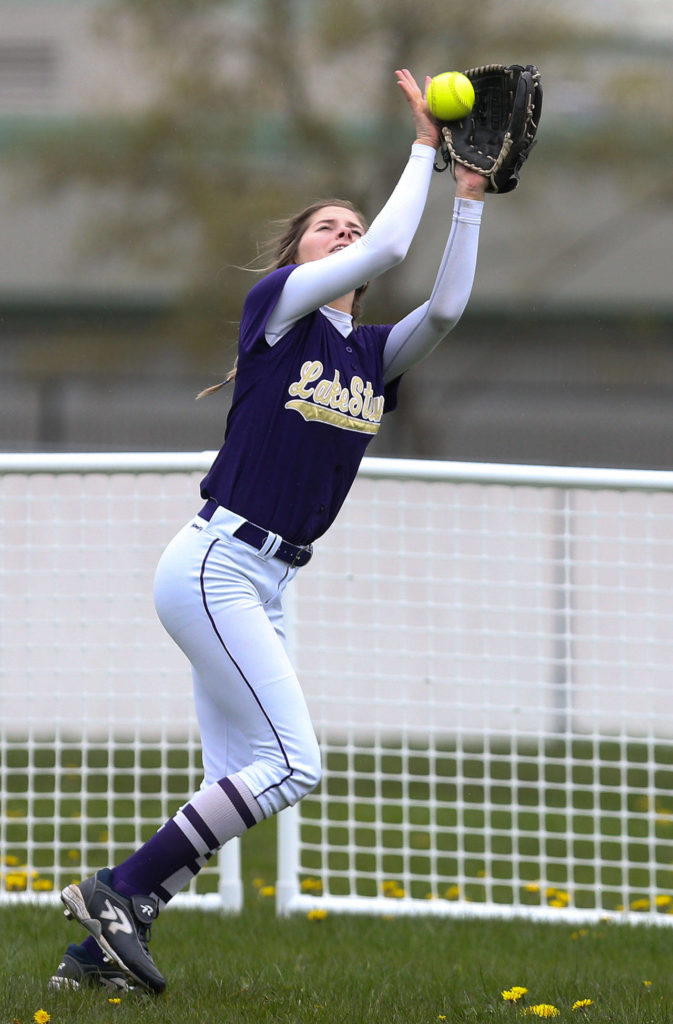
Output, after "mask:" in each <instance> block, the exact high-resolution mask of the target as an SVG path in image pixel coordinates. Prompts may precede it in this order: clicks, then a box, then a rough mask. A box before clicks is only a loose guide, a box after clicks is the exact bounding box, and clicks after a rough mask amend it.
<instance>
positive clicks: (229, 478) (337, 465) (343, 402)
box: [201, 266, 399, 544]
mask: <svg viewBox="0 0 673 1024" xmlns="http://www.w3.org/2000/svg"><path fill="white" fill-rule="evenodd" d="M293 269H294V268H293V267H292V266H289V267H281V268H280V269H279V270H274V271H273V272H272V273H270V274H269V275H268V276H267V277H265V278H263V279H262V280H261V281H259V282H258V283H257V284H256V285H255V286H254V287H253V288H252V289H251V290H250V292H249V293H248V296H247V298H246V300H245V303H244V306H243V314H242V318H241V325H240V334H239V351H238V366H237V370H236V379H235V385H234V395H233V400H232V405H231V409H230V411H229V416H228V418H227V427H226V432H225V440H224V444H223V446H222V448H221V449H220V452H219V454H218V455H217V458H216V459H215V461H214V462H213V465H212V466H211V468H210V470H209V471H208V474H207V475H206V476H205V477H204V479H203V481H202V483H201V494H202V496H203V497H204V498H214V499H215V500H216V501H217V503H218V504H219V505H222V506H224V507H225V508H228V509H230V510H231V511H232V512H236V513H237V514H238V515H241V516H244V517H245V518H246V519H249V520H250V521H251V522H253V523H256V524H257V525H258V526H262V527H264V528H265V529H267V530H271V531H273V532H274V533H278V534H280V535H281V536H282V537H284V538H285V539H286V540H288V541H290V542H291V543H293V544H310V543H311V542H312V541H314V540H315V539H316V538H317V537H320V536H321V535H322V534H323V533H324V532H325V531H326V530H327V529H328V527H329V526H330V524H331V523H332V522H333V521H334V519H335V517H336V515H337V513H338V511H339V509H340V508H341V506H342V504H343V502H344V499H345V498H346V495H347V494H348V491H349V490H350V487H351V485H352V483H353V480H354V479H355V476H356V474H357V471H358V467H359V465H360V462H361V460H362V456H363V455H364V453H365V449H366V447H367V445H368V444H369V442H370V441H371V439H372V438H373V437H374V435H375V434H376V433H377V431H378V429H379V426H380V424H381V417H382V415H383V412H384V408H385V411H386V412H390V411H391V410H392V409H394V408H395V405H396V401H397V387H398V384H399V378H397V380H395V381H392V382H391V383H390V384H388V385H385V386H384V384H383V366H382V362H383V348H384V346H385V343H386V339H387V337H388V334H389V333H390V330H391V325H387V326H380V325H379V326H360V327H358V328H357V330H356V331H353V332H351V334H349V335H348V337H346V338H344V337H343V335H342V334H340V333H339V331H338V330H337V328H336V327H334V325H333V324H332V323H330V321H329V320H328V319H327V318H326V317H325V316H323V314H322V313H320V312H318V311H317V310H316V311H314V312H311V313H308V314H307V315H306V316H304V317H302V318H301V319H300V320H298V321H297V323H295V324H294V325H293V326H292V327H291V328H290V330H289V331H288V332H287V334H285V335H284V336H283V337H282V338H281V339H280V341H278V342H277V343H276V344H275V345H273V346H270V345H269V344H268V343H267V341H266V339H265V337H264V334H265V329H266V323H267V320H268V318H269V316H270V314H271V312H272V311H273V309H274V307H275V305H276V303H277V301H278V298H279V296H280V293H281V291H282V289H283V285H284V284H285V281H286V280H287V278H288V276H289V274H290V273H291V272H292V270H293Z"/></svg>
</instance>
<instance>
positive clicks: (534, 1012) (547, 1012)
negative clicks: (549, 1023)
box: [521, 1003, 561, 1017]
mask: <svg viewBox="0 0 673 1024" xmlns="http://www.w3.org/2000/svg"><path fill="white" fill-rule="evenodd" d="M521 1012H522V1013H524V1014H526V1016H534V1017H560V1016H561V1011H560V1010H558V1009H557V1008H556V1007H555V1006H552V1005H551V1003H538V1004H537V1006H527V1007H526V1009H525V1010H522V1011H521Z"/></svg>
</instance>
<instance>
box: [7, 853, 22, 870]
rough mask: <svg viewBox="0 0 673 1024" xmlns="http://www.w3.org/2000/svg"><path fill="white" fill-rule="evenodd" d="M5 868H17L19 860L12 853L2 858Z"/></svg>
mask: <svg viewBox="0 0 673 1024" xmlns="http://www.w3.org/2000/svg"><path fill="white" fill-rule="evenodd" d="M3 862H4V864H5V867H8V868H16V867H18V866H19V858H18V857H17V856H15V855H14V854H13V853H8V854H7V856H6V857H3Z"/></svg>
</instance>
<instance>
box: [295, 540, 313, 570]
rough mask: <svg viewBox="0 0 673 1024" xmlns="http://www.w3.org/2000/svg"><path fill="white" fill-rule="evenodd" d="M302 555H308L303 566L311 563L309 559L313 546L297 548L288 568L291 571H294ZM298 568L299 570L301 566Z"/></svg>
mask: <svg viewBox="0 0 673 1024" xmlns="http://www.w3.org/2000/svg"><path fill="white" fill-rule="evenodd" d="M304 554H308V558H307V559H306V561H305V562H303V563H302V564H303V565H308V563H309V562H310V561H311V558H312V557H313V545H312V544H307V545H306V546H305V547H300V548H297V553H296V555H295V556H294V558H293V559H292V561H291V562H290V568H291V569H295V568H296V567H297V563H298V561H299V559H300V558H301V557H302V555H304ZM300 568H301V566H300Z"/></svg>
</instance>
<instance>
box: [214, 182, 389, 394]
mask: <svg viewBox="0 0 673 1024" xmlns="http://www.w3.org/2000/svg"><path fill="white" fill-rule="evenodd" d="M326 206H340V207H341V208H342V209H344V210H350V212H351V213H353V214H355V216H356V217H357V218H358V220H359V221H360V223H361V224H362V227H363V228H364V230H365V231H366V230H367V221H366V220H365V218H364V217H363V215H362V214H361V213H360V211H359V210H358V209H357V207H356V206H354V205H353V203H351V202H350V201H349V200H348V199H321V200H318V201H317V202H315V203H311V204H310V205H309V206H306V207H304V209H303V210H300V211H299V213H296V214H295V215H294V216H293V217H288V218H287V219H286V220H282V221H279V222H277V224H276V232H275V234H274V235H273V236H272V237H271V239H270V241H269V242H268V243H267V245H266V247H265V249H264V250H263V251H262V253H261V254H260V258H261V259H264V260H265V261H266V262H265V265H264V266H261V267H257V268H255V269H256V270H258V271H259V272H260V273H264V274H269V273H271V271H272V270H278V269H279V268H280V267H287V266H289V265H290V264H291V263H295V262H296V259H297V249H298V248H299V243H300V241H301V239H302V236H303V234H304V232H305V231H306V228H307V226H308V223H309V221H310V219H311V217H313V215H314V214H315V213H317V212H318V210H322V209H324V208H325V207H326ZM368 287H369V282H368V281H366V282H365V284H363V285H360V287H359V288H356V289H355V295H354V297H353V308H352V310H351V312H352V316H353V324H354V325H355V326H357V321H358V319H359V318H360V316H361V315H362V299H363V296H364V294H365V292H366V291H367V288H368ZM237 366H238V357H236V359H235V361H234V365H233V366H232V368H231V370H230V371H229V373H228V374H227V376H226V377H225V378H224V380H223V381H221V382H220V383H219V384H214V385H213V386H212V387H209V388H205V389H204V390H203V391H200V392H199V394H198V395H197V396H196V397H197V398H203V397H204V396H205V395H214V394H215V392H216V391H219V390H220V388H223V387H224V386H225V385H226V384H228V383H229V382H230V381H232V380H233V379H234V378H235V376H236V368H237Z"/></svg>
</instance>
